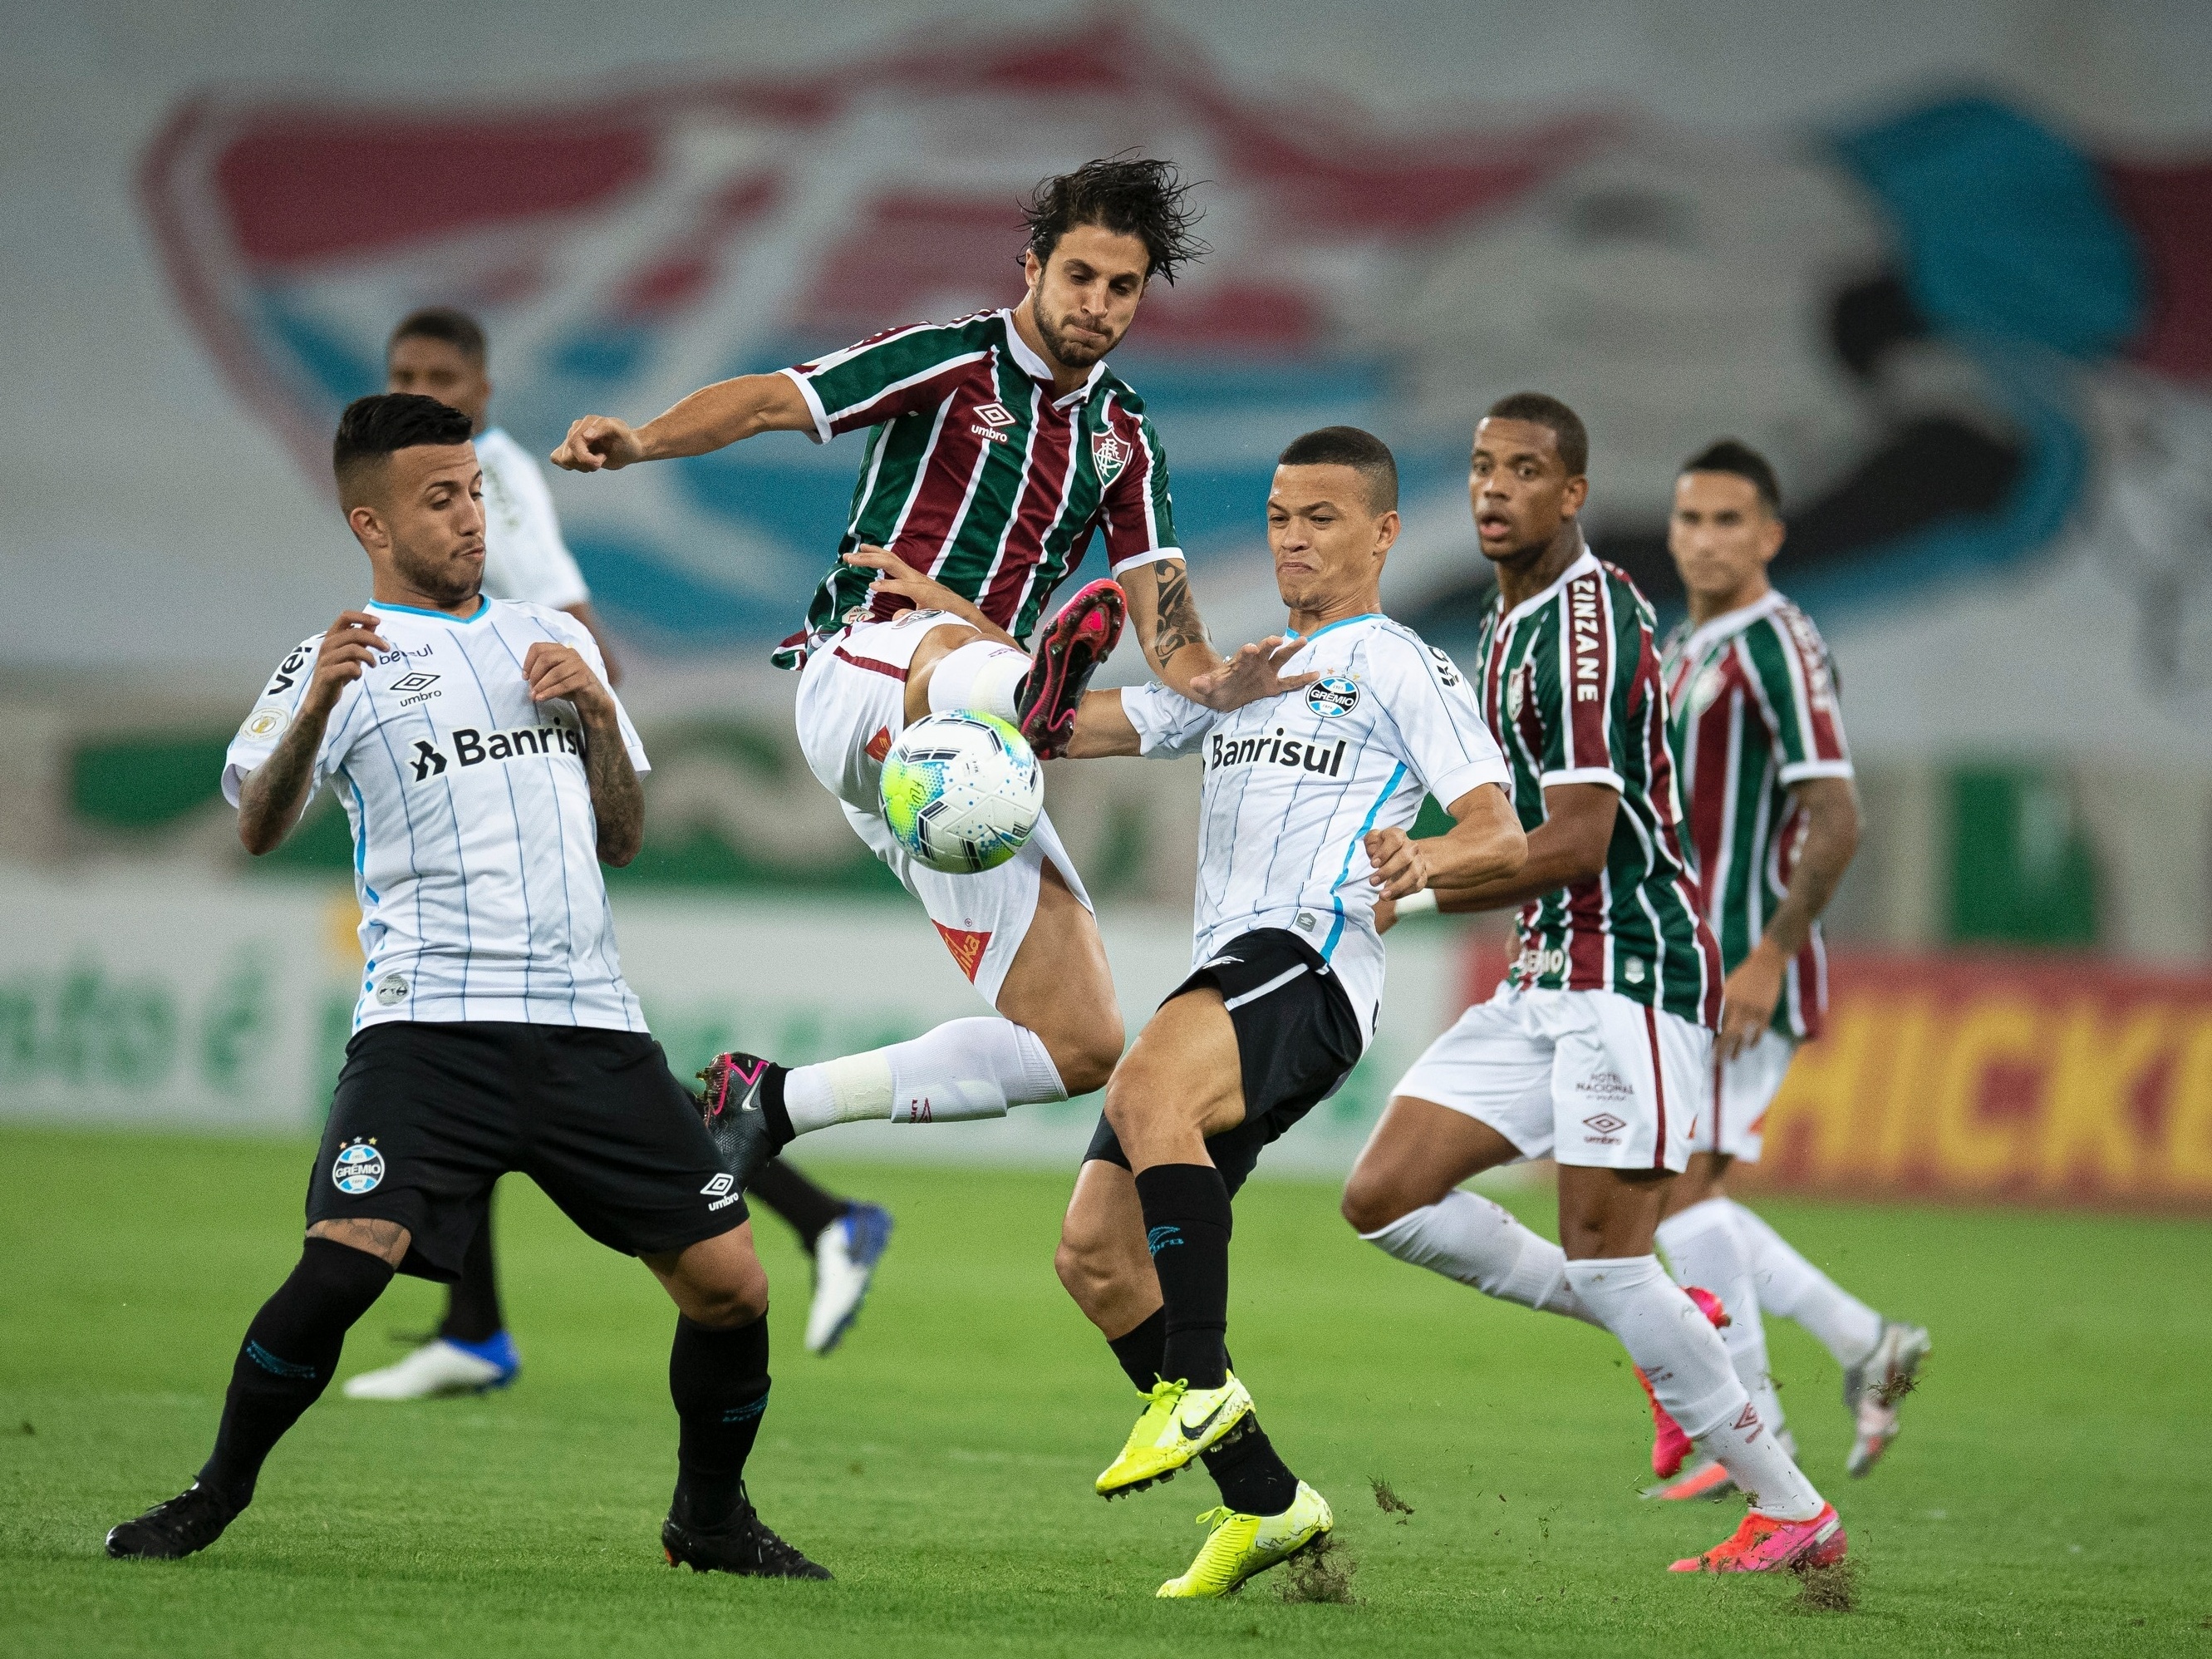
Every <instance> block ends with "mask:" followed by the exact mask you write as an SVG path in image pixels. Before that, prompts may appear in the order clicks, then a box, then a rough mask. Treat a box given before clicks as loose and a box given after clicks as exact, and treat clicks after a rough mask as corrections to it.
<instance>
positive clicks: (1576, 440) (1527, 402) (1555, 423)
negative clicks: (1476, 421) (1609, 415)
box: [1483, 392, 1589, 478]
mask: <svg viewBox="0 0 2212 1659" xmlns="http://www.w3.org/2000/svg"><path fill="white" fill-rule="evenodd" d="M1483 418H1484V419H1485V420H1489V421H1526V422H1528V424H1529V425H1531V426H1541V427H1545V428H1549V430H1550V432H1551V434H1552V439H1553V442H1555V443H1556V444H1558V445H1559V459H1561V460H1562V461H1565V463H1566V464H1567V476H1568V477H1570V478H1579V477H1582V475H1583V473H1585V472H1587V471H1589V428H1586V427H1584V426H1583V417H1582V416H1579V415H1577V414H1576V413H1575V411H1574V410H1571V409H1569V408H1568V407H1567V406H1566V405H1565V404H1563V403H1561V402H1560V401H1559V399H1558V398H1554V397H1551V396H1549V395H1548V394H1547V393H1545V392H1513V393H1510V395H1508V396H1506V397H1504V398H1499V399H1498V401H1497V402H1496V403H1494V404H1491V406H1490V408H1489V410H1488V411H1487V412H1486V414H1485V415H1484V416H1483Z"/></svg>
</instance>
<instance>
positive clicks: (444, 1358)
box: [345, 1331, 522, 1400]
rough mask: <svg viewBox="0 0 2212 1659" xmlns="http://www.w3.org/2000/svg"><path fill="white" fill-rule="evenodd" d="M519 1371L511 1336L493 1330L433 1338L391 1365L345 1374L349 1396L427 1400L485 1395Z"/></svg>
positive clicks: (518, 1361)
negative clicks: (478, 1337) (476, 1336)
mask: <svg viewBox="0 0 2212 1659" xmlns="http://www.w3.org/2000/svg"><path fill="white" fill-rule="evenodd" d="M521 1370H522V1359H521V1357H520V1355H519V1354H517V1353H516V1352H515V1351H514V1339H513V1337H511V1336H509V1335H508V1334H507V1333H506V1332H505V1331H495V1332H494V1333H493V1334H491V1335H490V1336H489V1337H487V1338H486V1339H485V1340H483V1341H482V1342H456V1341H454V1340H453V1339H452V1338H450V1337H444V1336H440V1337H433V1338H432V1339H431V1340H429V1341H428V1342H425V1343H424V1344H423V1345H422V1346H421V1347H419V1348H417V1349H416V1350H415V1352H413V1353H410V1354H409V1355H408V1356H407V1358H404V1359H403V1360H401V1361H400V1362H399V1363H398V1364H396V1365H386V1367H385V1368H384V1369H383V1370H376V1371H363V1372H362V1374H361V1375H360V1376H353V1377H348V1378H347V1379H346V1385H345V1397H346V1398H347V1399H349V1400H428V1399H429V1398H431V1397H432V1396H433V1395H441V1394H484V1393H488V1392H489V1391H490V1390H491V1389H503V1388H505V1387H506V1386H507V1384H508V1383H512V1382H513V1381H514V1379H515V1377H516V1376H517V1375H519V1374H520V1371H521Z"/></svg>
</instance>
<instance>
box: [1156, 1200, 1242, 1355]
mask: <svg viewBox="0 0 2212 1659" xmlns="http://www.w3.org/2000/svg"><path fill="white" fill-rule="evenodd" d="M1137 1201H1138V1202H1139V1204H1141V1205H1142V1206H1144V1212H1145V1239H1146V1244H1147V1246H1148V1247H1149V1248H1150V1249H1151V1250H1152V1271H1153V1272H1154V1273H1158V1275H1159V1280H1160V1296H1161V1299H1162V1300H1163V1302H1164V1304H1166V1305H1165V1309H1164V1311H1165V1312H1166V1314H1167V1344H1166V1352H1165V1353H1164V1355H1163V1356H1162V1358H1161V1362H1160V1375H1161V1376H1164V1377H1166V1378H1168V1379H1169V1380H1170V1381H1174V1380H1176V1379H1178V1378H1180V1379H1182V1381H1185V1382H1188V1383H1189V1384H1190V1386H1191V1387H1192V1388H1194V1389H1218V1388H1219V1387H1220V1386H1221V1385H1222V1383H1224V1382H1225V1381H1226V1380H1227V1379H1228V1376H1229V1356H1228V1352H1227V1350H1226V1348H1225V1346H1224V1345H1225V1339H1226V1336H1227V1334H1228V1329H1229V1230H1230V1225H1231V1215H1230V1210H1229V1188H1227V1187H1226V1186H1225V1185H1224V1184H1223V1183H1222V1180H1221V1171H1220V1170H1217V1169H1215V1168H1214V1167H1213V1165H1212V1164H1154V1165H1153V1166H1152V1168H1151V1169H1149V1170H1146V1171H1145V1172H1144V1173H1143V1174H1142V1175H1140V1176H1138V1177H1137Z"/></svg>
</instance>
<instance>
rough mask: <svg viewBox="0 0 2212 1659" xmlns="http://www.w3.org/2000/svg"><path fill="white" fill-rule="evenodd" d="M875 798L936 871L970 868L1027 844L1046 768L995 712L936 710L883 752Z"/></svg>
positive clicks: (968, 871)
mask: <svg viewBox="0 0 2212 1659" xmlns="http://www.w3.org/2000/svg"><path fill="white" fill-rule="evenodd" d="M878 798H879V799H880V800H881V802H882V805H883V810H884V823H888V824H890V827H891V834H893V835H894V836H897V837H898V842H899V845H900V846H902V847H903V848H906V850H907V851H908V852H909V853H911V854H914V856H915V858H917V859H919V860H921V862H922V863H924V864H926V865H927V866H929V867H930V868H931V869H933V870H943V871H945V872H947V873H949V874H951V875H961V876H967V875H973V874H975V872H977V871H978V870H989V869H993V868H995V867H996V866H999V865H1001V864H1004V863H1005V862H1006V860H1008V859H1010V858H1012V857H1013V855H1014V854H1017V853H1018V852H1020V851H1021V850H1022V845H1023V843H1024V842H1026V841H1028V840H1029V838H1030V831H1031V830H1032V829H1036V821H1037V815H1038V814H1039V813H1041V812H1042V811H1044V769H1043V768H1042V767H1041V766H1039V765H1038V764H1037V757H1036V756H1035V755H1033V754H1031V753H1030V746H1029V744H1027V743H1025V742H1024V741H1023V739H1022V734H1021V733H1020V732H1017V731H1015V730H1014V728H1013V727H1012V726H1009V725H1007V724H1006V721H1004V720H1000V718H999V717H998V716H997V715H995V714H982V713H980V712H977V711H974V710H963V711H961V712H959V713H957V714H932V715H930V716H929V717H928V718H927V720H916V721H915V723H914V724H913V725H912V726H908V727H907V729H906V730H905V731H903V732H900V733H899V738H898V741H897V742H896V743H895V744H892V745H891V746H890V753H888V754H887V755H885V756H884V779H883V783H882V785H881V787H880V793H879V797H878Z"/></svg>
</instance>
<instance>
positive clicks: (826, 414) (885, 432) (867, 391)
mask: <svg viewBox="0 0 2212 1659" xmlns="http://www.w3.org/2000/svg"><path fill="white" fill-rule="evenodd" d="M784 373H785V374H787V375H789V376H790V377H791V379H792V380H793V381H795V382H796V383H797V384H798V386H799V391H800V392H802V393H804V394H805V398H806V404H807V407H808V409H810V410H811V411H812V412H813V416H814V436H815V440H816V441H817V442H820V443H827V442H828V441H829V440H830V439H831V438H833V437H836V435H839V434H840V433H845V432H857V431H860V430H862V429H864V428H872V429H870V430H869V431H868V447H867V453H866V455H865V456H864V457H863V458H862V460H861V464H860V483H858V484H857V485H856V486H855V487H854V491H853V505H852V511H851V513H850V515H849V517H848V520H847V522H846V526H845V534H844V538H843V539H842V540H841V541H840V542H839V543H838V544H837V551H838V553H839V555H840V556H841V557H842V555H844V554H846V553H849V552H851V551H852V550H854V548H857V547H862V546H874V547H882V548H888V549H889V550H890V551H891V552H893V553H895V554H896V555H897V556H899V557H900V558H902V559H903V560H904V561H905V562H907V563H908V564H909V565H911V566H913V567H914V568H915V569H916V570H919V571H921V572H923V573H925V574H927V575H929V576H931V577H932V578H933V579H934V580H938V581H940V582H942V583H944V584H945V586H947V587H949V588H951V590H952V591H953V592H956V593H957V594H958V595H959V596H960V597H961V598H962V599H966V600H968V601H969V602H970V603H971V604H973V605H975V606H976V607H977V608H978V609H980V610H981V611H982V612H983V614H984V615H985V616H987V617H989V618H990V619H991V620H992V621H993V622H994V623H997V624H998V625H999V626H1000V627H1001V628H1003V629H1006V631H1007V632H1008V633H1009V634H1012V635H1013V636H1014V637H1015V638H1016V639H1018V640H1026V639H1027V638H1028V637H1029V636H1030V632H1031V631H1032V630H1033V629H1035V628H1036V624H1037V619H1038V617H1040V616H1042V614H1043V611H1044V608H1045V606H1046V605H1047V604H1048V602H1049V601H1050V599H1051V598H1052V595H1053V592H1054V589H1056V588H1057V587H1058V586H1060V583H1061V581H1062V580H1065V579H1066V575H1067V574H1068V572H1070V571H1071V570H1073V569H1074V568H1075V567H1076V566H1077V564H1079V562H1081V561H1082V558H1083V555H1084V552H1085V549H1087V548H1088V547H1089V546H1090V544H1091V534H1092V532H1094V531H1096V532H1100V533H1102V534H1103V536H1104V537H1105V538H1106V556H1107V559H1108V561H1109V562H1110V563H1111V564H1112V566H1113V568H1115V570H1117V571H1119V570H1126V569H1127V568H1129V567H1131V566H1133V565H1136V564H1141V563H1144V562H1147V561H1149V560H1152V559H1160V558H1179V557H1181V556H1182V555H1181V552H1180V550H1178V549H1177V548H1176V545H1175V519H1174V513H1173V510H1172V508H1171V507H1170V504H1169V498H1168V464H1167V455H1166V452H1165V451H1164V450H1163V449H1162V448H1161V447H1160V441H1159V435H1158V433H1156V432H1154V431H1153V429H1152V422H1150V421H1149V420H1147V419H1146V417H1145V405H1144V403H1143V400H1142V399H1140V398H1139V397H1138V396H1137V395H1136V393H1135V392H1132V391H1131V390H1130V389H1129V387H1128V386H1127V383H1125V382H1124V381H1123V380H1121V377H1120V376H1118V375H1116V374H1114V372H1113V371H1112V370H1110V369H1109V368H1107V367H1106V365H1105V364H1104V363H1103V362H1100V363H1097V364H1096V365H1094V366H1093V367H1092V368H1091V374H1090V378H1089V379H1087V380H1085V382H1084V383H1083V384H1082V385H1081V386H1078V387H1077V388H1076V389H1075V390H1074V391H1073V392H1068V393H1067V394H1066V396H1064V397H1055V396H1054V393H1053V379H1052V371H1051V369H1050V368H1048V367H1047V365H1046V364H1045V362H1044V360H1043V359H1042V358H1041V357H1039V356H1037V355H1036V353H1035V352H1034V351H1032V350H1030V348H1029V347H1028V346H1027V345H1026V344H1024V343H1023V341H1022V337H1021V336H1020V335H1019V334H1018V333H1017V332H1016V331H1015V330H1014V325H1013V317H1012V313H1011V312H1006V311H987V312H981V313H977V314H976V315H975V316H973V317H969V318H964V319H962V320H960V321H958V322H955V323H949V324H945V325H938V324H933V323H921V324H916V325H914V326H912V327H908V328H895V329H891V330H890V331H887V332H885V333H883V334H878V335H876V336H874V337H872V338H870V339H866V340H863V341H861V342H860V343H859V344H858V345H855V346H853V347H851V348H849V349H847V350H844V351H838V352H833V353H831V354H830V355H829V356H826V357H823V358H820V359H817V361H816V362H811V363H801V364H800V365H799V366H798V367H797V368H787V369H786V370H785V371H784ZM874 577H875V573H874V572H873V571H871V570H864V569H859V568H854V567H853V566H850V565H846V564H842V563H841V564H839V565H838V566H837V567H836V568H834V569H833V570H831V571H830V573H829V574H828V575H827V576H825V577H823V580H822V585H821V586H819V587H817V589H816V590H815V592H814V598H813V600H812V601H811V603H810V604H809V605H808V606H807V610H806V626H805V629H802V630H801V631H799V633H797V634H794V635H792V636H791V637H790V638H789V639H787V640H786V641H784V642H783V645H782V646H781V647H780V648H779V649H778V651H777V652H776V655H775V660H776V662H777V664H778V665H780V666H782V667H786V668H796V667H798V666H799V665H800V664H801V663H803V662H804V661H805V659H806V655H807V653H809V652H810V651H811V650H812V649H814V648H815V647H817V646H819V645H820V644H821V643H822V642H823V641H824V640H827V639H828V638H829V637H830V636H831V635H835V634H836V633H837V632H838V631H839V630H840V629H842V628H844V627H846V626H847V625H848V623H854V622H858V621H860V620H862V619H863V618H872V619H873V620H876V621H882V620H884V618H886V617H890V616H891V615H892V614H893V613H894V612H895V611H899V610H903V609H905V608H906V607H907V605H908V601H907V600H904V599H886V600H879V601H877V602H876V605H875V608H873V609H871V608H870V602H869V599H868V592H867V590H868V584H869V582H870V581H872V580H874Z"/></svg>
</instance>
